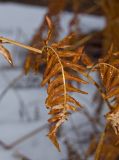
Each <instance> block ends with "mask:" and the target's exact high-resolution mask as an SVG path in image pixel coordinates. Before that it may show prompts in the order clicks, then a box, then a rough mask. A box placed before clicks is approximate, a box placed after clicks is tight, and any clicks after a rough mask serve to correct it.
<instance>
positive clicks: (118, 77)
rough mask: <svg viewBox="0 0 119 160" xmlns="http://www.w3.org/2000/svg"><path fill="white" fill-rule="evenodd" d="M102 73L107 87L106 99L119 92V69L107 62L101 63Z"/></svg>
mask: <svg viewBox="0 0 119 160" xmlns="http://www.w3.org/2000/svg"><path fill="white" fill-rule="evenodd" d="M99 68H100V75H101V78H102V81H103V85H104V87H105V89H106V96H105V98H106V99H109V98H112V97H114V96H118V94H119V88H118V87H119V70H118V69H117V68H116V67H114V66H112V65H110V64H107V63H99Z"/></svg>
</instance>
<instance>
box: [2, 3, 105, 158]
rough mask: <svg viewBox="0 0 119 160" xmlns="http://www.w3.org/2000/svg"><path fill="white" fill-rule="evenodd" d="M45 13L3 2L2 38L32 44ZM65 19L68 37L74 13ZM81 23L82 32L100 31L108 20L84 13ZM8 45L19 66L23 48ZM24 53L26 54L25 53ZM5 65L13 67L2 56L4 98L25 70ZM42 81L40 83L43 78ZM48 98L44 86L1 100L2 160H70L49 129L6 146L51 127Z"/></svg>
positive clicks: (12, 92) (84, 101) (12, 91)
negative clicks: (51, 138)
mask: <svg viewBox="0 0 119 160" xmlns="http://www.w3.org/2000/svg"><path fill="white" fill-rule="evenodd" d="M45 13H46V9H45V8H40V7H31V6H26V5H18V4H13V3H5V4H4V3H0V36H3V37H8V38H12V39H14V40H15V39H17V40H18V41H20V42H23V43H28V41H29V40H30V39H31V37H32V36H33V34H34V32H35V31H36V30H37V28H38V27H39V24H41V22H42V18H43V16H44V14H45ZM61 16H62V17H63V20H62V21H61V25H62V27H63V29H64V30H63V33H62V35H61V37H64V36H65V35H66V33H67V25H68V22H69V20H70V18H71V14H69V13H66V12H65V13H64V14H63V15H61ZM79 20H80V28H81V31H82V32H90V31H94V30H100V29H102V28H104V26H105V19H104V18H103V17H98V16H87V15H85V14H84V15H80V16H79ZM7 46H8V48H10V50H11V52H12V53H13V59H14V63H15V66H17V65H18V63H19V58H18V57H16V54H17V52H19V51H20V50H19V48H14V47H10V46H9V45H7ZM23 52H24V53H25V50H23V51H22V53H23ZM20 54H21V53H20ZM3 64H4V66H7V67H8V66H9V65H8V64H7V62H6V61H5V60H4V58H3V57H1V56H0V71H1V72H0V96H1V93H2V92H3V90H4V89H5V88H6V87H7V86H8V84H9V83H10V82H11V81H12V80H13V79H14V78H15V77H17V76H18V75H19V74H20V73H21V69H18V70H15V69H12V70H10V69H8V70H3V69H2V66H3ZM38 81H39V82H38V83H39V84H40V79H39V80H38ZM87 89H89V90H90V91H92V93H93V92H94V90H95V89H92V86H87V88H86V87H85V88H84V90H87ZM74 96H76V97H77V99H79V100H80V101H81V102H82V104H83V105H84V106H86V105H87V104H88V105H89V102H90V99H91V97H90V96H86V97H84V96H81V97H79V96H78V95H74ZM45 98H46V92H45V91H44V89H40V87H39V88H37V89H29V90H22V89H21V90H15V89H14V88H10V89H9V90H8V92H7V93H6V95H5V97H3V98H2V100H0V146H1V147H0V160H18V159H19V157H18V155H19V156H21V155H24V156H25V157H28V159H30V160H43V159H44V160H46V159H48V160H61V159H62V160H63V159H65V158H66V151H65V147H64V146H63V143H62V140H60V143H61V144H62V145H61V146H62V152H61V153H58V152H57V151H56V149H55V148H54V146H53V145H52V144H51V142H50V141H49V140H48V138H47V137H46V136H45V135H46V134H47V129H43V130H42V131H41V132H39V133H36V134H33V136H31V137H30V138H28V139H26V140H24V141H22V142H21V143H20V144H19V143H18V144H17V145H15V146H14V147H13V148H6V146H7V147H8V146H10V145H13V144H14V143H16V142H19V140H21V139H22V138H24V136H26V135H29V133H32V132H33V133H34V131H36V130H37V128H39V127H41V128H42V126H44V125H45V124H47V119H48V115H47V110H46V108H45V104H44V100H45ZM90 105H91V103H90ZM93 107H94V106H93ZM78 116H79V115H78ZM36 117H37V118H36ZM72 118H73V119H74V121H75V119H76V116H75V115H74V116H72ZM67 124H68V123H67ZM69 136H70V135H69Z"/></svg>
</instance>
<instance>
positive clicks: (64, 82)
mask: <svg viewBox="0 0 119 160" xmlns="http://www.w3.org/2000/svg"><path fill="white" fill-rule="evenodd" d="M46 48H49V49H51V50H52V51H53V52H54V53H55V55H56V56H57V59H58V62H59V64H60V65H61V70H62V78H63V85H64V105H65V104H66V101H67V91H66V79H65V73H64V67H63V64H62V62H61V60H60V57H59V55H58V54H57V52H56V51H55V49H53V48H52V47H50V46H46Z"/></svg>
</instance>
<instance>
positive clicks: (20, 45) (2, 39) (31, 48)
mask: <svg viewBox="0 0 119 160" xmlns="http://www.w3.org/2000/svg"><path fill="white" fill-rule="evenodd" d="M0 40H1V41H2V43H10V44H14V45H16V46H19V47H21V48H24V49H27V50H30V51H32V52H33V54H38V53H40V54H42V51H41V50H40V49H37V48H34V47H31V46H27V45H24V44H22V43H20V42H17V41H14V40H11V39H8V38H3V37H0Z"/></svg>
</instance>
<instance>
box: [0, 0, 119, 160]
mask: <svg viewBox="0 0 119 160" xmlns="http://www.w3.org/2000/svg"><path fill="white" fill-rule="evenodd" d="M53 2H54V1H52V2H51V3H50V6H49V11H48V13H47V15H48V16H49V17H50V18H49V17H48V16H46V18H45V21H44V22H43V25H42V26H41V28H40V31H39V32H38V33H37V34H36V35H35V36H34V38H33V41H32V47H30V46H26V45H24V44H21V43H19V42H16V41H13V40H9V39H7V38H3V37H0V40H1V45H0V53H1V54H2V55H3V56H4V57H5V58H6V59H7V61H8V62H9V63H11V64H12V58H11V56H10V53H9V51H8V50H7V49H6V48H4V46H3V44H4V43H11V44H14V45H17V46H20V47H23V48H26V49H28V50H29V51H30V52H29V55H28V56H27V58H26V61H25V64H24V72H25V74H28V73H29V72H30V70H32V71H34V72H35V73H36V74H37V73H39V71H40V72H42V75H43V80H42V82H41V86H46V88H47V98H46V101H45V105H46V107H47V109H48V110H49V114H50V115H51V118H50V119H49V120H48V121H49V123H50V124H51V125H50V126H51V128H50V131H49V133H48V137H49V138H50V139H51V141H52V143H53V144H54V145H55V146H56V147H57V149H58V150H59V151H60V146H59V143H58V141H57V131H58V129H59V128H60V126H61V125H62V124H63V123H64V121H66V120H67V119H68V117H69V115H70V114H71V113H72V112H76V111H80V110H81V109H82V108H83V107H82V105H81V104H80V102H79V101H78V100H77V99H75V98H74V97H73V96H72V95H71V94H70V93H71V92H76V93H80V94H87V92H86V91H82V90H81V89H80V88H79V85H75V83H73V82H77V84H83V85H86V84H88V83H92V84H93V85H94V86H95V87H96V88H97V89H98V91H99V93H101V94H100V95H101V96H102V97H101V98H100V102H101V103H99V104H100V105H99V106H98V108H97V110H96V111H95V119H94V118H93V117H91V115H90V114H89V113H88V112H84V113H83V114H84V115H85V116H86V117H87V118H88V120H89V122H90V123H92V126H93V128H94V130H95V133H93V134H92V135H91V136H92V137H93V138H92V140H91V141H90V143H89V145H88V149H87V150H86V151H85V156H84V157H85V159H87V158H88V157H89V156H91V155H93V154H95V152H96V155H95V159H96V160H102V159H104V160H117V159H118V158H119V150H118V145H119V88H118V87H119V52H118V48H119V45H118V40H119V37H118V33H119V32H118V27H117V26H118V25H117V26H116V27H115V23H116V24H117V21H116V20H117V18H118V17H119V15H118V13H119V12H118V9H117V6H119V4H118V2H117V1H116V0H114V1H113V2H112V1H111V0H102V1H101V3H100V4H101V5H102V7H103V9H104V10H105V13H106V17H107V22H108V23H107V24H108V26H107V27H106V28H105V31H106V32H104V33H106V34H107V35H108V36H109V38H108V40H109V41H108V43H107V44H106V47H107V48H108V51H107V52H106V54H103V56H104V57H103V58H101V59H99V60H98V61H97V63H96V64H94V62H92V61H91V59H90V58H89V56H88V55H87V54H86V53H85V51H84V48H85V45H84V43H85V42H86V41H87V40H89V39H90V38H91V37H92V35H91V36H90V35H88V38H87V37H85V38H84V39H83V40H81V39H79V37H78V36H77V34H74V33H69V35H68V36H66V37H65V38H64V39H62V40H60V41H57V42H54V41H53V36H52V35H55V34H54V31H55V33H56V30H55V28H54V25H53V24H54V21H57V20H58V22H59V19H58V18H59V17H58V15H59V13H60V12H61V11H62V10H63V9H64V7H65V4H66V1H65V0H62V1H61V3H60V4H59V3H58V4H57V5H58V6H59V8H58V7H56V6H55V5H56V4H55V3H53ZM73 2H74V5H73V8H74V11H75V14H74V17H75V18H74V19H75V20H77V12H78V7H79V3H78V1H73ZM116 2H117V4H116ZM116 5H117V6H116ZM56 8H58V10H57V9H56ZM109 13H110V14H109ZM54 15H56V16H54ZM53 17H54V20H52V21H53V22H52V21H51V19H52V18H53ZM112 19H113V20H112ZM45 23H47V25H45ZM72 24H73V25H75V24H77V22H76V21H75V22H73V21H71V26H70V27H71V28H72ZM44 26H45V28H44ZM47 26H48V27H47ZM47 28H48V29H47ZM71 28H70V32H72V29H71ZM46 31H47V32H48V34H47V36H46V37H45V38H44V37H43V36H42V34H41V33H43V34H44V32H46ZM58 31H59V30H58ZM112 33H113V34H112ZM39 35H40V36H41V37H40V39H39V38H38V37H39ZM77 37H78V38H77ZM101 54H102V53H101ZM91 71H92V72H96V73H99V75H100V76H99V77H100V84H98V83H97V82H95V81H94V80H93V78H92V77H91V76H90V72H91ZM96 96H97V94H96ZM102 100H103V101H105V102H106V104H107V106H108V113H107V114H106V115H105V118H106V121H107V122H106V124H105V126H106V127H105V130H104V132H103V133H102V136H101V138H100V140H99V137H100V131H98V132H97V128H96V125H97V124H98V125H100V126H101V122H100V118H99V116H100V114H101V111H102V109H103V106H102V104H103V101H102ZM98 114H99V115H98ZM96 134H97V135H96ZM66 145H67V148H68V149H69V155H70V153H72V152H73V148H72V146H71V145H70V143H69V142H68V141H66ZM96 148H97V149H96ZM105 153H106V154H105ZM75 156H77V157H78V158H79V159H80V155H79V154H78V153H77V152H76V153H75ZM70 158H71V157H70ZM72 159H73V158H72Z"/></svg>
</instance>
